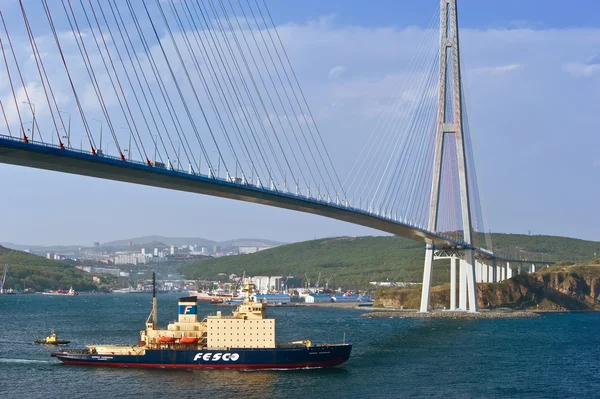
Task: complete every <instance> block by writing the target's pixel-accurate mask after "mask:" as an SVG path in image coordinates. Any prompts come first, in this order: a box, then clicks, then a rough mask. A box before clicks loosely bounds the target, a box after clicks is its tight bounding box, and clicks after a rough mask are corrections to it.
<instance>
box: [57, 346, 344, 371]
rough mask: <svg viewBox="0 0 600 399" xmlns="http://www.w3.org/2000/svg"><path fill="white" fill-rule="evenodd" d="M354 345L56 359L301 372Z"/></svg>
mask: <svg viewBox="0 0 600 399" xmlns="http://www.w3.org/2000/svg"><path fill="white" fill-rule="evenodd" d="M351 350H352V345H350V344H343V345H325V346H313V347H310V348H306V347H302V348H271V349H266V348H265V349H247V348H241V349H230V350H189V349H186V350H171V349H148V350H146V351H145V353H144V354H143V355H140V356H135V355H113V354H93V353H89V352H88V351H85V350H84V351H74V350H65V351H60V352H55V353H53V354H52V356H55V357H56V358H58V359H59V360H61V361H62V362H63V363H65V364H72V365H84V366H109V367H141V368H209V369H221V368H226V369H298V368H312V367H334V366H337V365H339V364H342V363H344V362H346V361H347V360H348V358H349V357H350V351H351Z"/></svg>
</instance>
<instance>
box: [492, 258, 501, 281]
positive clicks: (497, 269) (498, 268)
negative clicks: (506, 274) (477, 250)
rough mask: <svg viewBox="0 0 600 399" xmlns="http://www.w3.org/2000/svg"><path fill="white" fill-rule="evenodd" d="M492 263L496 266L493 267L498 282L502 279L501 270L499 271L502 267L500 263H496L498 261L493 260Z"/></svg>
mask: <svg viewBox="0 0 600 399" xmlns="http://www.w3.org/2000/svg"><path fill="white" fill-rule="evenodd" d="M494 264H495V265H496V267H495V269H496V282H497V283H498V282H500V281H502V280H501V279H502V271H501V269H502V267H501V266H500V263H498V262H494Z"/></svg>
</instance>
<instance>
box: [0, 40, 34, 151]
mask: <svg viewBox="0 0 600 399" xmlns="http://www.w3.org/2000/svg"><path fill="white" fill-rule="evenodd" d="M0 47H2V57H3V58H4V65H5V66H6V74H7V75H8V82H9V84H10V89H11V91H12V94H13V101H14V103H15V109H16V110H17V116H18V117H19V124H20V126H21V133H22V137H23V141H24V142H26V143H28V142H29V139H28V138H27V134H25V126H24V125H23V118H21V111H20V110H19V104H18V103H17V94H16V92H15V86H14V85H13V80H12V76H11V73H10V67H9V65H8V59H7V58H6V52H5V51H4V43H3V42H2V38H1V37H0ZM3 108H4V107H3Z"/></svg>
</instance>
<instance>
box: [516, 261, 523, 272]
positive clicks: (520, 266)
mask: <svg viewBox="0 0 600 399" xmlns="http://www.w3.org/2000/svg"><path fill="white" fill-rule="evenodd" d="M517 272H518V273H519V274H521V273H523V263H519V267H518V268H517Z"/></svg>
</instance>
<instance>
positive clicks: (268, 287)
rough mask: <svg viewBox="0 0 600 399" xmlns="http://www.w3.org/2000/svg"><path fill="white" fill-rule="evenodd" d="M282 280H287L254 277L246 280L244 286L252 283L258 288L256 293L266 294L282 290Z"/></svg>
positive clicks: (274, 277) (272, 277)
mask: <svg viewBox="0 0 600 399" xmlns="http://www.w3.org/2000/svg"><path fill="white" fill-rule="evenodd" d="M282 279H283V280H285V278H284V277H282V276H254V277H249V278H248V279H246V281H244V284H245V283H246V282H248V281H251V282H252V283H253V284H254V285H255V286H256V291H258V292H263V293H266V292H268V291H278V290H280V289H281V285H282V284H281V283H282V281H283V280H282Z"/></svg>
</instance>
